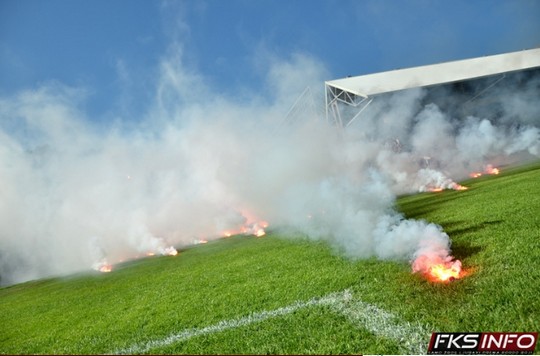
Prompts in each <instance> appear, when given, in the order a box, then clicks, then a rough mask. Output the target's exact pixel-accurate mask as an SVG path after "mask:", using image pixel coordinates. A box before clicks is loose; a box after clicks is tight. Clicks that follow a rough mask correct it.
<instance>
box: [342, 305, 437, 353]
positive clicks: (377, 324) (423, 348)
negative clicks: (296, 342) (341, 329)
mask: <svg viewBox="0 0 540 356" xmlns="http://www.w3.org/2000/svg"><path fill="white" fill-rule="evenodd" d="M332 308H333V309H334V310H335V311H337V312H339V313H342V314H343V315H345V316H346V317H347V319H349V321H351V322H352V323H353V324H356V325H358V326H359V327H363V328H365V329H367V330H369V331H371V332H372V333H373V334H375V335H377V336H381V337H383V338H386V339H391V340H394V341H396V342H397V344H398V345H399V348H400V351H401V352H403V353H405V354H409V355H421V354H425V353H426V352H427V348H428V342H429V339H430V336H431V332H430V331H429V329H428V327H427V326H425V325H423V324H420V323H418V322H416V323H410V322H407V321H403V320H400V319H399V318H398V317H397V316H395V315H394V314H391V313H389V312H387V311H385V310H383V309H380V308H378V307H376V306H374V305H372V304H368V303H365V302H363V301H361V300H358V299H349V300H344V301H339V302H337V303H335V304H333V305H332Z"/></svg>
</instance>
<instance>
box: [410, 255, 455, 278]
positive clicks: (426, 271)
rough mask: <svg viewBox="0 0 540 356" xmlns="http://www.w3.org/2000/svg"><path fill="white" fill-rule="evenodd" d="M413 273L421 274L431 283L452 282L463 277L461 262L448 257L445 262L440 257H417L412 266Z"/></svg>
mask: <svg viewBox="0 0 540 356" xmlns="http://www.w3.org/2000/svg"><path fill="white" fill-rule="evenodd" d="M412 269H413V273H422V274H423V275H424V276H425V277H426V278H427V279H428V280H430V281H431V282H443V283H446V282H452V281H454V280H456V279H459V278H462V277H464V276H465V272H464V271H463V269H462V268H461V261H460V260H454V259H453V257H451V256H449V257H447V258H446V260H443V259H442V258H440V257H428V256H425V255H422V256H420V257H418V258H417V259H416V260H415V261H414V262H413V265H412Z"/></svg>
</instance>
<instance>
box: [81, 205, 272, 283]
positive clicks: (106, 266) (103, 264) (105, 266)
mask: <svg viewBox="0 0 540 356" xmlns="http://www.w3.org/2000/svg"><path fill="white" fill-rule="evenodd" d="M242 215H243V216H244V217H245V218H246V221H247V222H246V223H245V224H244V225H242V226H241V227H239V228H236V229H229V230H226V231H223V233H222V234H221V237H231V236H233V235H241V234H243V235H253V236H257V237H262V236H264V235H266V231H265V229H266V228H267V227H268V222H266V221H264V220H258V219H256V218H254V216H253V215H252V214H247V213H242ZM205 243H208V240H206V239H204V238H200V239H195V240H193V244H194V245H196V244H205ZM157 253H159V254H161V255H162V256H176V255H178V251H177V250H176V249H175V248H174V247H173V246H169V247H166V248H160V249H159V251H157ZM155 255H156V251H148V252H146V253H144V254H143V255H140V254H138V255H135V256H132V257H130V258H128V259H121V260H118V261H117V262H116V263H109V262H108V261H107V259H106V258H102V259H101V260H100V261H98V262H96V263H94V265H93V266H92V268H93V269H94V270H96V271H99V272H102V273H109V272H112V270H113V268H114V265H115V264H118V263H122V262H124V261H126V260H136V259H139V258H143V257H151V256H155Z"/></svg>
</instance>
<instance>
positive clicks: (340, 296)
mask: <svg viewBox="0 0 540 356" xmlns="http://www.w3.org/2000/svg"><path fill="white" fill-rule="evenodd" d="M350 297H351V293H350V291H348V290H345V291H343V292H339V293H332V294H329V295H327V296H325V297H321V298H313V299H310V300H308V301H307V302H296V303H294V304H291V305H289V306H286V307H283V308H279V309H275V310H271V311H262V312H259V313H253V314H250V315H248V316H245V317H243V318H240V319H233V320H223V321H220V322H219V323H217V324H214V325H211V326H207V327H204V328H201V329H186V330H184V331H181V332H179V333H175V334H171V335H169V336H167V337H166V338H164V339H161V340H153V341H149V342H147V343H144V344H135V345H133V346H131V347H128V348H126V349H121V350H117V351H114V352H113V354H138V353H144V352H147V351H149V350H151V349H154V348H157V347H163V346H167V345H170V344H173V343H175V342H179V341H184V340H187V339H190V338H192V337H196V336H201V335H206V334H213V333H218V332H221V331H224V330H228V329H234V328H238V327H242V326H246V325H250V324H253V323H257V322H260V321H263V320H267V319H270V318H275V317H278V316H282V315H287V314H291V313H293V312H295V311H296V310H299V309H303V308H307V307H310V306H315V305H334V304H336V303H338V302H341V301H345V300H346V299H348V298H350Z"/></svg>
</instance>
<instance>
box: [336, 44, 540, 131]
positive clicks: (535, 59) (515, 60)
mask: <svg viewBox="0 0 540 356" xmlns="http://www.w3.org/2000/svg"><path fill="white" fill-rule="evenodd" d="M532 68H540V48H535V49H529V50H523V51H518V52H511V53H505V54H498V55H492V56H484V57H477V58H472V59H465V60H458V61H452V62H445V63H439V64H431V65H425V66H420V67H412V68H405V69H397V70H392V71H387V72H380V73H374V74H368V75H362V76H356V77H347V78H343V79H336V80H331V81H326V82H325V93H326V120H327V121H328V122H330V123H332V124H334V125H336V126H337V127H340V128H346V127H347V126H350V125H351V124H352V123H353V122H355V121H356V120H357V119H358V117H360V116H361V114H362V112H364V110H365V109H366V108H367V107H368V106H369V104H371V102H372V101H373V100H374V99H376V98H377V97H378V96H381V95H383V94H387V93H392V92H397V91H400V90H406V89H411V88H419V87H430V86H436V85H441V84H450V83H457V82H464V81H468V80H472V79H477V78H487V77H491V76H500V78H498V79H497V80H495V82H493V83H492V84H490V85H489V86H488V87H486V88H484V89H482V90H481V91H479V92H478V93H476V94H475V95H474V96H473V98H472V99H470V100H469V102H470V101H473V100H475V99H476V98H477V97H478V96H480V95H482V94H483V93H484V92H485V91H486V90H488V89H490V88H491V87H492V86H493V85H495V84H497V83H498V82H499V81H500V80H502V79H504V77H505V74H506V73H509V72H517V71H522V70H526V69H532Z"/></svg>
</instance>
